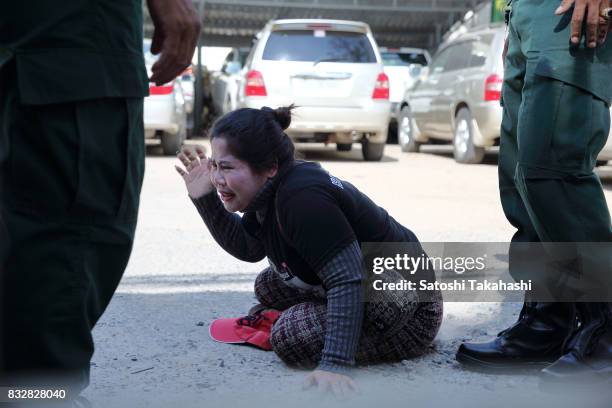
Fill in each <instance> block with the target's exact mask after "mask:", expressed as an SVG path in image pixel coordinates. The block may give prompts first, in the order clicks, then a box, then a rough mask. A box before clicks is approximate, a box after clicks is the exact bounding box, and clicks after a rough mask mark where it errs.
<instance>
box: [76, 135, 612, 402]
mask: <svg viewBox="0 0 612 408" xmlns="http://www.w3.org/2000/svg"><path fill="white" fill-rule="evenodd" d="M189 143H190V144H191V143H194V141H192V140H190V141H189ZM204 143H205V142H204ZM355 147H356V148H354V150H353V151H351V152H346V153H344V152H343V153H340V152H336V151H335V148H333V147H331V146H329V147H324V146H323V145H312V146H311V145H300V146H299V148H300V152H301V154H302V157H303V158H305V159H306V160H313V161H318V162H321V164H322V165H323V166H324V167H325V168H326V169H327V170H329V171H330V172H331V173H332V174H334V175H335V176H337V177H339V178H341V179H345V180H348V181H350V182H352V183H353V184H355V185H356V186H357V187H358V188H360V189H361V190H362V191H363V192H365V193H366V194H367V195H368V196H369V197H370V198H372V199H373V200H374V201H375V202H376V203H377V204H378V205H380V206H382V207H384V208H385V209H387V211H388V212H389V213H390V214H391V215H392V216H393V217H394V218H396V219H397V220H398V221H400V222H401V223H402V224H404V225H405V226H407V227H408V228H410V229H411V230H413V231H414V232H415V233H416V235H417V236H418V237H419V239H420V240H421V241H423V242H438V241H442V242H444V241H446V242H461V241H481V242H482V241H487V242H489V241H490V242H504V241H508V240H509V239H510V237H511V235H512V233H513V230H512V228H511V227H510V225H509V224H508V222H507V221H506V219H505V218H504V216H503V213H502V209H501V205H500V202H499V198H498V191H497V167H496V165H497V156H496V154H495V153H492V154H489V155H487V157H486V160H485V163H484V164H481V165H459V164H457V163H455V162H454V160H453V159H452V154H451V152H450V150H449V149H448V148H447V147H440V146H436V147H425V148H424V152H423V153H420V154H405V153H402V152H401V151H400V149H399V147H398V146H397V145H389V146H387V149H386V151H385V157H384V158H383V160H382V161H381V162H376V163H370V162H367V163H366V162H363V161H362V160H361V152H360V151H359V149H358V147H359V146H355ZM147 150H148V157H147V163H146V165H147V171H146V177H145V183H144V188H143V192H142V198H141V210H140V218H139V224H138V231H137V238H136V242H135V246H134V251H133V254H132V258H131V260H130V264H129V266H128V268H127V271H126V273H125V277H124V279H123V281H122V283H121V285H120V287H119V289H118V291H117V294H116V296H115V298H114V299H113V301H112V302H111V305H110V306H109V308H108V310H107V312H106V314H105V315H104V316H103V318H102V319H101V321H100V322H99V324H98V326H97V327H96V329H95V331H94V337H95V341H96V347H97V349H96V353H95V355H94V358H93V363H92V378H91V380H92V384H91V386H90V387H89V388H88V390H87V391H86V392H85V395H86V396H87V397H88V398H90V399H91V400H92V402H93V403H94V405H95V406H99V407H112V406H121V407H123V406H125V407H128V406H129V407H147V408H151V407H168V406H177V407H181V408H182V407H191V406H193V407H204V406H205V407H209V406H211V407H214V406H228V405H229V404H231V405H232V406H249V407H253V406H266V407H276V406H283V407H284V406H289V405H291V406H309V407H310V406H312V405H313V404H316V405H322V406H326V404H328V405H329V406H337V405H340V406H345V405H346V406H372V405H374V404H377V405H378V406H404V405H405V406H408V405H410V406H438V405H442V404H445V405H448V406H451V404H452V406H454V407H463V406H466V407H467V406H470V407H473V406H488V407H490V406H491V403H492V402H493V401H495V406H497V407H505V406H516V405H523V406H525V407H528V406H536V405H533V403H534V401H538V403H537V406H548V404H550V405H551V406H552V405H555V406H565V405H563V404H569V405H567V406H574V405H573V402H574V400H573V399H572V398H574V396H576V398H579V397H578V396H579V394H576V393H572V394H571V395H570V396H563V397H562V398H561V400H559V399H558V398H557V397H558V396H559V394H550V393H542V392H540V391H539V390H538V381H537V377H536V376H534V375H531V374H529V373H519V374H518V375H512V376H495V375H485V374H479V373H472V372H469V371H466V370H464V369H463V368H462V367H461V366H460V365H459V364H458V363H457V362H456V361H455V360H454V353H455V351H456V348H457V347H458V345H459V344H460V343H461V342H462V341H465V340H468V339H470V340H472V339H474V340H482V339H487V338H490V337H492V336H494V335H495V334H496V333H497V332H498V331H499V330H501V329H503V328H505V327H507V326H508V325H509V324H511V323H512V322H513V321H514V319H515V318H516V317H515V316H516V313H517V312H518V310H519V307H520V305H519V304H516V303H475V302H472V303H453V302H448V303H446V304H445V320H444V323H443V326H442V329H441V331H440V334H439V336H438V338H437V340H436V342H435V348H434V349H432V352H431V353H429V354H427V355H425V356H423V357H420V358H417V359H414V360H409V361H403V362H401V363H397V364H385V365H380V366H371V367H365V368H362V369H360V370H357V371H356V372H355V378H356V381H357V382H358V384H359V386H360V387H361V389H362V391H361V394H360V395H359V396H358V397H356V398H355V399H353V400H351V401H349V402H345V403H342V402H337V401H330V400H327V399H323V398H322V397H320V396H318V395H316V394H314V395H313V394H312V393H305V392H302V391H301V382H302V381H303V379H304V377H305V375H306V373H305V372H302V371H296V370H291V369H288V368H286V367H285V366H284V365H283V364H282V363H281V362H280V360H278V358H276V357H275V355H274V354H273V353H272V352H267V353H266V352H262V351H259V350H256V349H253V348H249V347H243V346H232V345H225V344H220V343H215V342H214V341H212V340H211V339H210V338H209V335H208V324H209V322H210V321H211V320H212V319H214V318H218V317H235V316H240V315H243V314H244V313H245V312H246V311H247V310H248V309H249V307H250V306H251V305H252V304H254V303H255V300H254V296H253V293H252V285H253V280H254V278H255V276H256V274H257V272H258V271H260V270H261V269H263V267H264V266H265V262H263V261H262V262H259V263H257V264H248V263H244V262H240V261H238V260H236V259H233V258H232V257H231V256H230V255H228V254H226V253H225V252H224V251H223V250H222V249H221V248H220V247H219V246H218V245H217V244H216V243H215V242H214V241H213V239H212V237H211V235H210V234H209V233H208V231H207V230H206V228H205V226H204V224H203V222H202V221H201V220H200V218H199V216H198V214H197V212H196V210H195V208H194V207H193V205H192V204H191V202H190V201H189V200H188V198H187V194H186V191H185V188H184V185H183V182H182V180H181V179H180V178H179V176H178V175H177V174H176V173H175V170H174V169H173V165H174V163H175V160H174V159H173V158H168V157H163V156H162V154H161V149H160V148H158V147H156V146H149V147H148V149H147ZM607 172H608V170H607V169H604V173H606V174H607ZM604 186H605V190H606V197H607V198H608V200H609V202H612V184H605V185H604ZM588 398H592V396H589V397H588ZM583 403H584V400H583V402H582V403H581V404H580V405H581V406H587V405H584V404H583ZM576 406H577V405H576ZM593 406H595V405H593Z"/></svg>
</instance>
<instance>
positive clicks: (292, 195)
mask: <svg viewBox="0 0 612 408" xmlns="http://www.w3.org/2000/svg"><path fill="white" fill-rule="evenodd" d="M290 122H291V108H279V109H277V110H272V109H270V108H263V109H261V110H258V109H240V110H237V111H234V112H231V113H229V114H227V115H225V116H223V117H222V118H221V119H220V120H218V121H217V122H216V123H215V125H214V126H213V128H212V131H211V134H210V137H211V144H212V153H211V158H210V159H208V158H207V157H206V156H205V154H204V151H203V150H202V149H201V148H196V152H197V157H196V154H194V153H191V152H190V151H189V150H188V149H184V150H183V152H182V153H181V154H180V155H179V159H180V160H181V161H182V162H183V164H184V165H185V170H183V169H182V168H180V167H178V166H177V171H178V172H179V173H180V174H181V175H182V176H183V179H184V180H185V183H186V185H187V190H188V192H189V195H190V197H191V199H192V200H193V202H194V204H195V205H196V207H197V209H198V211H199V213H200V215H201V216H202V218H203V219H204V222H205V223H206V225H207V227H208V229H209V230H210V232H211V234H212V235H213V237H214V238H215V240H216V241H217V242H218V243H219V244H220V245H221V246H222V247H223V249H225V250H226V251H227V252H229V253H230V254H231V255H233V256H235V257H236V258H238V259H240V260H243V261H247V262H257V261H260V260H261V259H263V258H264V257H266V256H267V257H268V260H269V263H270V267H269V268H266V269H264V270H263V271H262V272H261V273H260V274H259V276H258V277H257V279H256V281H255V295H256V297H257V299H258V300H259V302H261V303H262V304H263V305H264V306H266V307H269V308H273V309H278V310H281V311H282V313H281V315H280V317H279V318H278V320H277V321H276V322H275V323H274V326H273V327H272V332H271V337H270V343H271V345H272V348H273V350H274V351H275V352H276V354H277V355H278V356H279V357H280V358H281V359H282V360H283V361H284V362H285V363H286V364H288V365H290V366H293V367H301V368H315V367H316V370H315V371H314V372H313V373H312V374H311V375H310V376H309V378H308V379H307V383H309V384H312V385H315V384H316V385H318V386H319V388H326V389H327V388H331V389H332V390H334V391H337V390H345V389H348V388H350V387H352V386H354V384H353V383H352V381H351V379H350V377H347V376H346V370H347V368H349V367H351V366H353V365H355V364H372V363H380V362H392V361H400V360H402V359H406V358H410V357H415V356H418V355H420V354H423V353H424V352H425V351H426V350H427V349H428V347H429V346H430V344H431V342H432V341H433V339H434V337H435V336H436V334H437V332H438V329H439V327H440V323H441V320H442V301H441V297H440V296H439V293H438V294H437V296H434V298H433V299H428V301H427V302H419V299H418V298H419V296H418V295H417V294H416V293H413V292H408V291H407V292H401V293H390V292H383V293H382V294H379V295H378V296H383V297H384V296H389V299H386V300H385V299H382V301H381V300H379V301H372V299H367V300H369V302H367V303H366V302H365V300H366V299H364V295H363V290H362V281H363V280H364V279H366V277H365V276H364V267H363V260H362V254H361V250H360V243H361V242H415V243H418V241H417V238H416V237H415V235H414V234H413V233H412V232H411V231H409V230H408V229H406V228H405V227H403V226H402V225H400V224H399V223H398V222H397V221H395V220H394V219H393V218H392V217H391V216H390V215H389V214H388V213H387V212H386V211H385V210H384V209H382V208H380V207H378V206H377V205H376V204H375V203H373V202H372V201H371V200H370V199H369V198H368V197H366V196H365V195H364V194H363V193H361V192H360V191H359V190H357V188H355V187H354V186H353V185H351V184H350V183H348V182H346V181H344V180H339V179H337V178H335V177H334V176H331V175H330V174H329V173H327V172H326V171H325V170H324V169H323V168H321V166H320V165H319V164H317V163H312V162H304V161H298V160H294V146H293V143H292V142H291V139H290V138H289V137H288V136H287V135H286V134H285V133H284V130H285V129H287V127H288V126H289V124H290ZM238 211H241V212H244V215H243V216H242V217H240V216H238V215H237V214H233V213H235V212H238ZM387 294H388V295H387Z"/></svg>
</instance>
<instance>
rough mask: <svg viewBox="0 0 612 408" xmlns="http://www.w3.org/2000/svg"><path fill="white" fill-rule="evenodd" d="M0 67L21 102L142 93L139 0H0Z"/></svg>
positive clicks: (145, 88) (145, 86)
mask: <svg viewBox="0 0 612 408" xmlns="http://www.w3.org/2000/svg"><path fill="white" fill-rule="evenodd" d="M1 9H2V12H1V13H0V66H1V65H3V64H5V63H7V62H9V61H11V60H14V61H15V67H16V71H17V82H18V93H19V98H20V101H21V103H24V104H52V103H62V102H72V101H79V100H88V99H98V98H106V97H144V96H146V95H147V94H148V79H147V72H146V69H145V65H144V59H143V51H142V40H143V34H142V32H143V13H142V2H141V0H61V1H50V0H27V1H26V0H16V1H8V0H4V1H3V4H2V6H1Z"/></svg>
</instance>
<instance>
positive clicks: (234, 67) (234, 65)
mask: <svg viewBox="0 0 612 408" xmlns="http://www.w3.org/2000/svg"><path fill="white" fill-rule="evenodd" d="M241 69H242V67H241V66H240V63H239V62H236V61H232V62H228V63H227V65H226V66H225V69H224V70H223V71H224V72H225V73H226V74H228V75H234V74H237V73H239V72H240V70H241Z"/></svg>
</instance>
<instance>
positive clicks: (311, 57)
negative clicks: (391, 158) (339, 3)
mask: <svg viewBox="0 0 612 408" xmlns="http://www.w3.org/2000/svg"><path fill="white" fill-rule="evenodd" d="M244 72H245V74H244V76H243V77H242V82H241V85H242V86H241V87H240V93H239V98H238V105H239V106H240V107H250V108H261V107H262V106H270V107H277V106H281V105H290V104H295V105H296V106H298V108H297V109H296V110H295V115H294V119H293V120H292V123H291V127H290V128H289V129H288V131H287V134H288V135H290V136H291V137H292V138H294V139H295V140H297V141H300V142H325V143H336V145H337V149H338V150H341V151H346V150H350V149H351V146H352V144H353V142H359V143H361V145H362V152H363V157H364V159H365V160H380V159H381V158H382V157H383V151H384V147H385V142H386V140H387V128H388V126H389V114H390V103H389V78H388V76H387V74H385V73H384V70H383V65H382V59H381V56H380V52H379V50H378V46H377V45H376V42H375V41H374V37H373V36H372V32H371V30H370V27H369V26H368V25H367V24H365V23H361V22H356V21H340V20H322V19H300V20H276V21H271V22H269V23H268V24H267V25H266V26H265V28H264V29H263V31H262V32H261V33H260V34H259V35H258V38H257V40H256V42H255V45H254V46H253V49H252V50H251V52H250V54H249V56H248V58H247V60H246V62H245V70H244Z"/></svg>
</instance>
